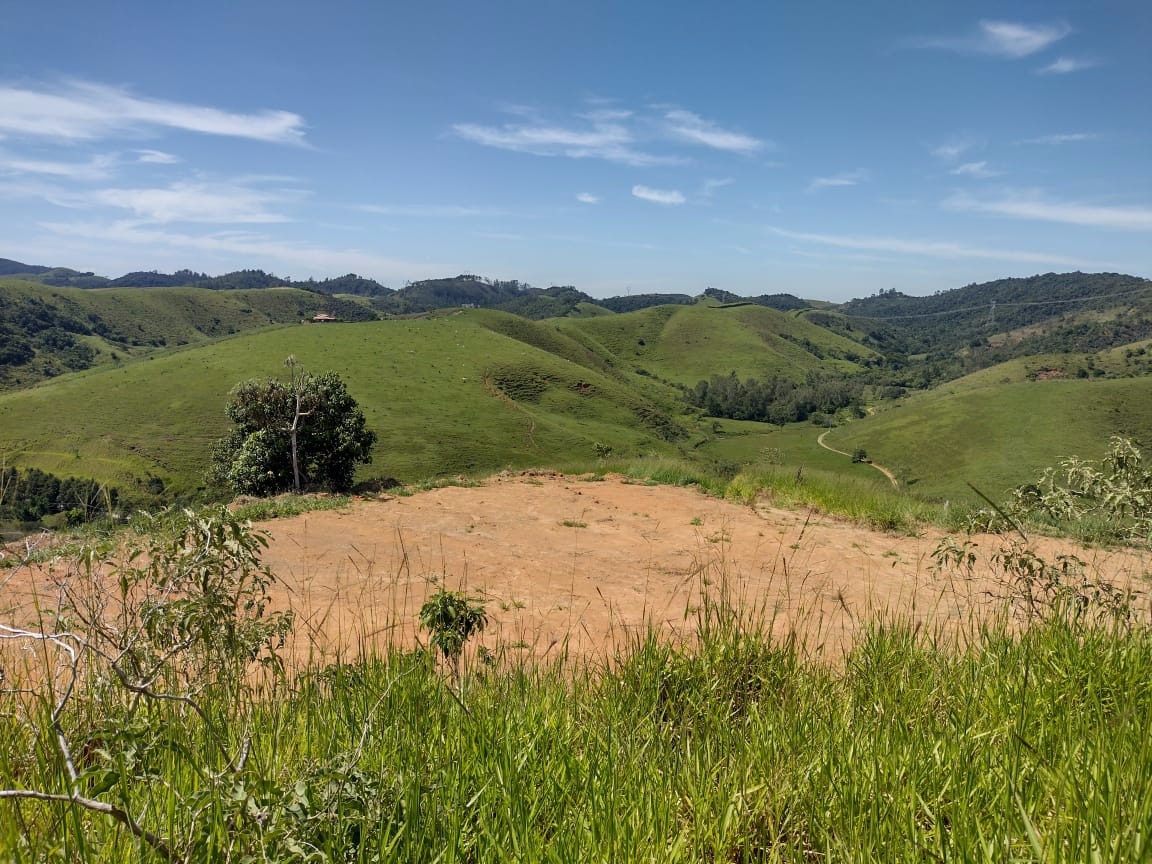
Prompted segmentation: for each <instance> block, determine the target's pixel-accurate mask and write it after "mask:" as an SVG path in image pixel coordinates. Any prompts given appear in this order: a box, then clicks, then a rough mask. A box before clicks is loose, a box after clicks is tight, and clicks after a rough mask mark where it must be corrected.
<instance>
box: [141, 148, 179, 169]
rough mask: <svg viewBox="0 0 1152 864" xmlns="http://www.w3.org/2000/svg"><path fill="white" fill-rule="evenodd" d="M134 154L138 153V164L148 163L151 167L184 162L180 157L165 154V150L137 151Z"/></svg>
mask: <svg viewBox="0 0 1152 864" xmlns="http://www.w3.org/2000/svg"><path fill="white" fill-rule="evenodd" d="M133 152H134V153H136V161H137V162H146V163H148V164H151V165H175V164H176V163H177V162H180V161H182V160H181V159H180V157H179V156H175V155H173V154H171V153H165V152H164V151H163V150H135V151H133Z"/></svg>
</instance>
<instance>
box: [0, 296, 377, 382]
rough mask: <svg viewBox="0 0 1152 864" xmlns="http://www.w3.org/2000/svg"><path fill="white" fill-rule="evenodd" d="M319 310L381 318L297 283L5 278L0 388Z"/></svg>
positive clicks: (1, 300) (0, 326)
mask: <svg viewBox="0 0 1152 864" xmlns="http://www.w3.org/2000/svg"><path fill="white" fill-rule="evenodd" d="M321 311H324V312H330V313H333V314H335V315H337V316H339V317H342V318H348V319H364V318H374V317H376V315H375V313H374V312H372V311H370V310H368V309H365V308H363V307H362V306H359V305H357V304H354V303H351V302H349V301H346V300H341V299H338V298H333V297H326V296H323V295H320V294H315V293H312V292H309V291H301V290H297V289H265V290H241V291H210V290H207V289H203V288H146V289H141V288H109V289H98V290H85V289H80V288H51V287H47V286H44V285H39V284H34V283H31V282H22V281H19V280H13V279H3V280H0V336H2V337H3V338H4V342H5V344H6V346H7V348H8V349H9V350H8V351H5V352H0V389H4V388H11V387H15V386H26V385H28V384H33V383H35V382H37V381H40V380H43V379H44V378H49V377H53V376H55V375H59V374H62V373H64V372H67V371H70V370H75V369H82V368H87V367H89V366H100V365H106V364H113V363H116V362H118V361H122V360H124V359H125V358H128V357H131V356H136V355H141V354H145V353H149V352H151V351H153V350H155V349H156V348H162V347H174V346H178V345H185V344H189V343H195V342H204V341H207V340H209V339H215V338H218V337H221V336H227V335H230V334H234V333H241V332H245V331H249V330H255V329H259V328H261V327H268V326H271V325H274V324H287V323H293V324H294V323H297V322H299V321H300V320H301V319H304V318H310V317H312V316H313V315H315V314H316V313H317V312H321ZM14 346H15V347H16V349H17V350H12V349H13V347H14ZM78 346H79V347H78Z"/></svg>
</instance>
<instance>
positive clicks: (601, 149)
mask: <svg viewBox="0 0 1152 864" xmlns="http://www.w3.org/2000/svg"><path fill="white" fill-rule="evenodd" d="M452 129H453V131H455V133H456V134H457V135H459V136H460V137H461V138H463V139H465V140H466V141H472V142H473V143H476V144H483V145H484V146H486V147H495V148H497V149H500V150H512V151H514V152H517V153H532V154H534V155H536V156H567V157H569V158H572V159H604V160H607V161H609V162H619V163H621V164H624V165H632V166H636V167H644V166H648V165H671V164H676V163H678V162H680V161H681V160H679V159H676V158H674V157H668V156H656V155H653V154H651V153H643V152H641V151H639V150H635V149H633V147H632V146H631V145H632V144H633V136H632V133H631V132H630V131H629V130H628V129H627V128H625V127H624V126H622V125H620V124H619V123H615V122H610V121H607V120H603V119H593V120H592V121H591V128H588V129H569V128H565V127H563V126H549V125H544V124H519V123H506V124H504V125H503V126H498V127H497V126H479V125H476V124H474V123H457V124H455V125H453V127H452Z"/></svg>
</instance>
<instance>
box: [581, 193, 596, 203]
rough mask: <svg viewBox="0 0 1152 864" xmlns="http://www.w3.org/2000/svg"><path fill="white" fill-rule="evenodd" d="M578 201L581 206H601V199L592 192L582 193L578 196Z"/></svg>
mask: <svg viewBox="0 0 1152 864" xmlns="http://www.w3.org/2000/svg"><path fill="white" fill-rule="evenodd" d="M576 200H577V201H579V202H580V203H581V204H599V203H600V198H599V197H598V196H596V195H593V194H592V193H591V192H581V193H579V194H578V195H577V196H576Z"/></svg>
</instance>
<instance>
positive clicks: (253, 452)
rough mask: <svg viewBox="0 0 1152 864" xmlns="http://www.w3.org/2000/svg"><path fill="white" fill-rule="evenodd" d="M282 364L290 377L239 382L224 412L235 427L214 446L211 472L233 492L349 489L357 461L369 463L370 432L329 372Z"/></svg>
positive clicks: (292, 361)
mask: <svg viewBox="0 0 1152 864" xmlns="http://www.w3.org/2000/svg"><path fill="white" fill-rule="evenodd" d="M285 365H286V366H287V367H288V368H289V369H290V370H291V378H290V380H289V381H287V382H285V381H279V380H277V379H274V378H268V379H258V380H251V381H244V382H242V383H240V384H238V385H237V386H236V387H235V388H234V389H233V391H232V396H231V400H230V401H229V403H228V407H227V409H226V412H227V414H228V417H229V419H231V420H232V422H233V423H235V424H236V428H235V429H233V430H232V432H231V433H229V435H228V436H227V437H226V438H224V439H223V440H222V441H220V442H219V443H218V444H217V445H216V447H215V448H214V449H213V453H212V467H213V473H214V475H215V476H216V477H217V478H218V479H220V480H223V481H224V482H226V483H227V484H228V485H229V486H231V487H232V489H233V490H235V491H236V492H238V493H241V494H247V495H273V494H276V493H278V492H286V491H288V490H295V491H297V492H300V491H302V490H303V489H305V488H320V489H326V490H329V491H333V492H343V491H347V490H348V489H350V488H351V487H352V480H353V477H354V476H355V473H356V466H357V465H358V464H367V463H369V462H371V461H372V446H373V445H374V444H375V443H376V433H375V432H372V431H371V430H369V429H368V428H367V427H366V423H365V420H364V414H363V412H362V411H361V410H360V407H359V406H358V405H357V404H356V400H355V399H353V398H352V396H351V395H349V393H348V390H347V389H346V388H345V386H344V382H343V381H341V380H340V376H339V375H337V374H336V373H335V372H325V373H324V374H323V375H319V376H315V375H311V374H309V373H308V372H305V371H303V370H301V369H299V368H298V367H297V365H296V361H295V359H294V358H291V357H289V358H288V360H287V361H286V362H285Z"/></svg>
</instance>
